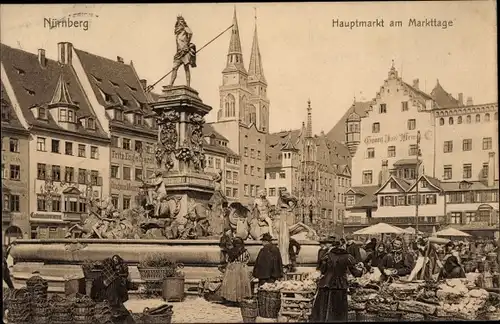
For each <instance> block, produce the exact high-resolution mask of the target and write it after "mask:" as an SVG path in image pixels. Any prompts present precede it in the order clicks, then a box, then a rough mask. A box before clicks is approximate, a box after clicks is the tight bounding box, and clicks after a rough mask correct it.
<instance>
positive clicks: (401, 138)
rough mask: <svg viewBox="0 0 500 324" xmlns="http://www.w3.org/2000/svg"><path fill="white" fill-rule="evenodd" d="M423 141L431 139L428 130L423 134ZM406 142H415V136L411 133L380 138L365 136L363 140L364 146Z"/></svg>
mask: <svg viewBox="0 0 500 324" xmlns="http://www.w3.org/2000/svg"><path fill="white" fill-rule="evenodd" d="M423 135H424V136H423V139H425V140H430V139H432V131H430V130H428V131H426V132H425V133H424V134H423ZM407 141H413V142H416V141H417V134H416V133H415V134H412V133H408V132H406V133H401V134H397V135H391V134H385V135H382V136H377V137H375V136H367V137H365V139H364V142H365V144H367V145H369V144H376V143H390V142H407Z"/></svg>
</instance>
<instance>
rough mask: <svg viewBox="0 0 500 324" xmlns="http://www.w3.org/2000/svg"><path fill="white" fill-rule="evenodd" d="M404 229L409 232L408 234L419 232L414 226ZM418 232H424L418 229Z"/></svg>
mask: <svg viewBox="0 0 500 324" xmlns="http://www.w3.org/2000/svg"><path fill="white" fill-rule="evenodd" d="M404 231H405V232H406V233H407V234H417V230H416V229H414V228H413V227H411V226H410V227H407V228H405V229H404ZM418 234H423V233H422V232H421V231H418Z"/></svg>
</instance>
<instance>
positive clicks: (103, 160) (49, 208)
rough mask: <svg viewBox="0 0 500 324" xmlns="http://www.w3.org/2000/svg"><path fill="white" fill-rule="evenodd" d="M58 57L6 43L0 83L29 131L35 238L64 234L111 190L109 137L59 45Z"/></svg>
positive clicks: (66, 52)
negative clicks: (94, 201) (90, 203)
mask: <svg viewBox="0 0 500 324" xmlns="http://www.w3.org/2000/svg"><path fill="white" fill-rule="evenodd" d="M58 49H59V57H58V61H54V60H50V59H48V58H46V57H45V51H44V50H43V49H40V50H39V51H38V55H37V54H32V53H28V52H25V51H22V50H18V49H14V48H11V47H9V46H6V45H3V44H2V71H1V72H2V82H3V83H4V87H5V91H6V93H7V95H8V97H9V98H10V100H11V102H12V106H13V109H14V111H15V112H16V115H17V117H18V118H19V120H20V122H21V124H22V125H23V127H25V128H26V129H29V130H30V139H29V157H30V158H29V171H28V174H29V181H28V183H29V204H28V206H29V215H30V224H31V235H30V237H31V238H47V237H48V238H56V237H64V236H65V235H66V233H67V229H68V228H69V227H70V226H72V224H74V223H79V222H80V221H81V220H82V216H83V215H85V214H86V213H87V210H86V208H87V204H86V201H87V199H88V198H90V196H94V197H99V198H102V196H103V194H105V193H107V192H109V185H108V184H109V182H108V181H103V180H104V179H108V178H109V160H108V159H109V158H108V157H109V138H108V136H107V134H106V132H105V130H104V129H103V127H102V125H101V122H100V120H99V118H98V116H97V115H96V114H95V111H94V109H93V107H92V105H91V103H90V102H89V101H88V100H87V96H86V94H85V93H84V91H83V89H82V87H81V85H80V83H79V80H78V77H77V75H76V74H75V71H74V70H73V69H72V68H71V67H70V66H69V65H68V64H66V62H67V60H68V59H69V57H70V56H71V54H70V53H71V52H70V51H68V48H67V46H66V45H65V44H64V43H60V44H59V48H58Z"/></svg>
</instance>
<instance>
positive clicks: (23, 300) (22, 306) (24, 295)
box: [7, 288, 31, 316]
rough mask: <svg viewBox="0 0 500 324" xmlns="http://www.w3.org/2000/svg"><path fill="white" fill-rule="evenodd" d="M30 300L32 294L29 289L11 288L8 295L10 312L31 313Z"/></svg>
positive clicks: (14, 313) (15, 313)
mask: <svg viewBox="0 0 500 324" xmlns="http://www.w3.org/2000/svg"><path fill="white" fill-rule="evenodd" d="M30 301H31V296H30V293H29V292H28V290H27V289H24V288H21V289H12V290H10V291H9V294H8V297H7V305H8V309H9V313H10V314H11V315H12V316H16V315H17V314H26V313H31V309H30ZM23 316H24V315H23Z"/></svg>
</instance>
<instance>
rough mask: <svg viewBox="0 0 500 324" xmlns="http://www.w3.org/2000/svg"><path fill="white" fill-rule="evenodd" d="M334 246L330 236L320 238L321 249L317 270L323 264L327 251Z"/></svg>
mask: <svg viewBox="0 0 500 324" xmlns="http://www.w3.org/2000/svg"><path fill="white" fill-rule="evenodd" d="M331 247H332V243H331V240H329V239H328V238H322V239H320V240H319V250H318V261H317V263H316V264H317V265H316V270H319V268H320V266H321V259H322V258H323V256H324V255H325V253H326V252H328V249H330V248H331Z"/></svg>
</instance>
